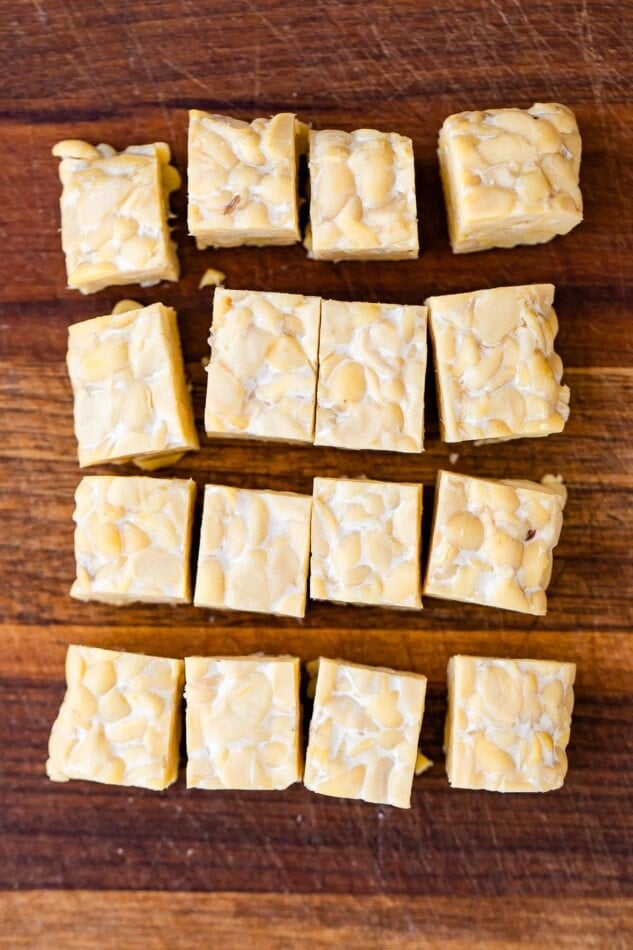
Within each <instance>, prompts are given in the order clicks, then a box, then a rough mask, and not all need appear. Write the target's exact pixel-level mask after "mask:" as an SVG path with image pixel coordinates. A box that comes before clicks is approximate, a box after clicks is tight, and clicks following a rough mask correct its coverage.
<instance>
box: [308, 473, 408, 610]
mask: <svg viewBox="0 0 633 950" xmlns="http://www.w3.org/2000/svg"><path fill="white" fill-rule="evenodd" d="M421 533H422V486H421V485H406V484H398V483H394V482H377V481H369V480H366V479H337V478H315V479H314V502H313V508H312V540H311V547H312V555H311V559H310V597H312V599H313V600H331V601H335V602H337V603H353V604H363V605H368V604H379V605H382V606H387V607H405V608H410V609H414V610H419V609H420V608H421V606H422V601H421V598H420V549H421Z"/></svg>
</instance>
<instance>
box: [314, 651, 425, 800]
mask: <svg viewBox="0 0 633 950" xmlns="http://www.w3.org/2000/svg"><path fill="white" fill-rule="evenodd" d="M425 695H426V677H425V676H421V675H420V674H417V673H399V672H396V671H395V670H388V669H384V668H382V667H372V666H361V665H359V664H356V663H346V662H344V661H342V660H328V659H324V658H321V659H320V661H319V671H318V676H317V684H316V694H315V697H314V712H313V714H312V720H311V722H310V736H309V740H308V749H307V752H306V767H305V775H304V783H305V785H306V788H309V789H310V790H311V791H313V792H318V793H319V794H320V795H332V796H334V797H337V798H360V799H363V800H364V801H366V802H376V803H377V804H382V805H395V806H396V807H398V808H409V807H410V805H411V786H412V784H413V775H414V770H415V764H416V759H417V754H418V739H419V736H420V728H421V726H422V716H423V714H424V699H425Z"/></svg>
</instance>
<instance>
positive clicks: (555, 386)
mask: <svg viewBox="0 0 633 950" xmlns="http://www.w3.org/2000/svg"><path fill="white" fill-rule="evenodd" d="M553 297H554V287H553V286H552V285H551V284H532V285H527V286H520V287H498V288H495V289H493V290H480V291H474V292H472V293H464V294H452V295H448V296H439V297H430V298H428V299H427V300H426V302H425V306H400V305H396V304H376V303H353V302H343V301H335V300H322V299H321V298H320V297H304V296H300V295H297V294H281V293H262V292H256V291H242V290H239V291H238V290H224V289H219V288H218V289H216V291H215V296H214V305H213V324H212V327H211V338H210V343H211V358H210V361H209V365H208V367H207V370H208V379H207V398H206V408H205V430H206V432H207V434H208V435H209V436H222V437H238V438H257V439H272V440H285V441H294V442H308V443H312V442H314V443H315V444H316V445H329V446H337V447H339V448H344V449H383V450H390V451H397V452H421V451H422V449H423V436H424V431H423V430H424V383H425V373H426V354H427V349H426V323H427V310H428V315H429V322H430V328H431V335H432V338H433V341H434V346H433V352H434V359H435V369H436V376H437V384H438V396H439V406H440V423H441V432H442V436H443V438H444V439H446V440H447V441H449V442H459V441H464V440H469V439H470V440H472V439H481V440H487V439H499V438H518V437H522V436H530V437H533V436H545V435H549V434H550V433H554V432H560V431H561V430H562V429H563V427H564V425H565V422H566V420H567V418H568V416H569V405H568V404H569V389H568V387H567V386H565V385H563V384H562V373H563V366H562V361H561V359H560V357H559V356H558V354H557V353H556V352H555V350H554V339H555V336H556V333H557V330H558V322H557V317H556V313H555V311H554V308H553V306H552V302H553ZM126 305H128V306H130V307H133V306H134V304H133V302H132V301H130V302H129V303H127V304H126ZM137 306H138V305H137ZM115 309H116V308H115ZM68 369H69V373H70V378H71V383H72V387H73V392H74V398H75V403H74V417H75V432H76V435H77V441H78V446H79V462H80V465H82V466H86V465H94V464H97V463H101V462H123V461H127V460H130V459H133V460H135V461H137V462H139V461H140V462H141V464H142V465H143V466H145V467H147V466H151V467H153V468H157V467H159V466H161V465H164V464H169V463H170V462H171V461H173V459H174V453H176V454H177V453H181V452H185V451H187V450H191V449H194V450H195V449H197V448H198V444H199V443H198V437H197V434H196V428H195V423H194V418H193V410H192V406H191V399H190V396H189V392H188V390H187V385H186V381H185V374H184V367H183V362H182V356H181V350H180V342H179V337H178V326H177V321H176V314H175V312H174V311H173V310H172V309H170V308H168V307H164V306H163V305H162V304H153V305H151V306H149V307H144V308H141V309H130V310H125V311H124V312H115V313H113V314H111V315H109V316H104V317H97V318H95V319H93V320H87V321H84V322H82V323H78V324H74V325H72V326H71V327H70V328H69V345H68Z"/></svg>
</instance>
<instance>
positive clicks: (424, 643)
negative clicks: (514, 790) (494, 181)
mask: <svg viewBox="0 0 633 950" xmlns="http://www.w3.org/2000/svg"><path fill="white" fill-rule="evenodd" d="M0 12H1V13H2V17H1V22H2V26H1V29H2V39H1V43H2V56H1V57H0V110H1V111H0V116H1V121H2V158H1V164H0V176H1V181H2V207H3V213H2V221H1V224H0V227H1V228H2V238H3V240H2V253H1V255H0V278H1V279H0V303H1V306H2V316H1V323H0V360H1V364H0V365H1V371H0V388H1V393H2V395H1V399H2V404H1V405H2V411H1V415H0V425H1V426H2V430H3V431H2V441H1V448H0V460H1V465H2V478H1V481H0V505H1V512H2V522H1V531H0V559H1V561H0V565H1V570H2V579H1V584H0V637H1V641H0V783H1V785H0V794H1V802H0V830H1V832H2V838H1V840H0V853H1V855H2V857H1V859H0V888H2V893H0V943H1V944H2V945H3V946H38V947H40V946H43V947H48V946H50V947H56V948H59V947H95V946H107V947H126V948H129V947H132V948H136V947H150V946H152V947H153V946H161V947H176V946H186V945H189V943H190V942H191V943H194V942H195V943H200V941H202V943H203V945H208V946H211V947H218V948H220V947H242V946H244V947H246V946H250V944H251V942H252V941H253V940H257V941H258V944H259V945H260V946H263V947H284V948H286V947H295V946H297V947H298V946H301V945H303V944H304V942H307V943H308V944H309V945H312V946H315V947H325V946H349V947H362V948H372V947H381V948H382V947H418V946H422V945H432V946H438V947H446V946H456V947H490V946H504V947H505V946H511V945H513V944H518V943H521V946H533V947H544V946H556V947H560V946H574V947H576V946H577V947H589V946H591V947H594V946H599V947H608V948H618V947H628V946H631V945H633V930H632V929H631V927H632V919H633V887H632V882H631V870H632V868H631V849H632V844H631V832H632V825H633V799H632V795H631V785H632V766H633V740H632V738H631V736H632V734H633V729H632V727H633V698H632V690H631V683H632V676H633V647H632V643H633V640H632V637H631V628H632V620H633V602H632V594H633V589H632V588H633V585H632V571H631V551H630V546H631V537H632V535H631V531H632V528H633V474H632V472H633V431H632V421H633V410H632V408H631V406H632V403H633V369H632V365H633V362H632V359H631V356H632V348H633V330H632V329H631V327H632V323H631V321H632V319H633V315H632V314H631V312H630V310H631V289H632V284H633V264H632V251H633V240H632V234H633V212H632V210H631V208H632V201H631V199H632V197H633V171H632V169H633V149H632V146H633V131H632V129H633V90H632V88H631V82H630V76H631V71H632V69H633V56H632V54H631V47H632V46H633V30H632V22H631V7H630V4H629V5H627V4H621V3H615V2H605V0H603V2H600V3H598V2H592V0H586V2H584V3H582V4H580V3H574V2H560V0H559V2H556V3H554V2H543V3H539V4H534V3H531V2H527V0H526V2H513V3H503V2H495V3H487V2H485V0H462V2H461V3H456V2H452V0H445V2H444V3H442V4H430V3H429V4H422V3H419V2H415V0H406V2H392V3H384V2H380V0H364V2H356V0H348V2H345V0H338V2H337V0H329V2H324V3H311V4H310V3H308V2H301V0H288V2H285V3H281V2H278V0H269V2H266V0H262V2H260V3H252V2H247V0H230V2H229V0H216V2H212V3H209V2H207V3H204V2H199V3H195V4H193V3H185V2H184V0H182V2H179V3H174V2H171V3H168V2H164V0H153V2H152V0H143V2H128V3H126V2H121V3H101V2H93V3H85V4H84V3H78V2H72V0H40V2H35V0H34V2H26V0H23V2H22V3H20V4H15V3H9V2H6V0H5V2H2V3H1V4H0ZM552 99H553V100H559V101H561V102H564V103H567V104H568V105H570V106H572V107H573V108H574V109H575V111H576V113H577V116H578V119H579V123H580V127H581V131H582V136H583V140H584V150H583V163H582V188H583V192H584V197H585V202H586V218H585V222H584V223H583V224H582V226H581V227H579V228H577V229H576V230H575V231H574V232H573V233H571V234H570V235H568V236H567V237H565V238H559V239H557V240H555V241H553V242H552V243H550V244H547V245H544V246H541V247H535V248H522V249H516V250H511V251H492V252H487V253H483V254H474V255H466V256H458V257H454V256H453V255H452V254H451V252H450V249H449V245H448V241H447V234H446V224H445V217H444V210H443V204H442V199H441V192H440V187H439V179H438V172H437V165H436V158H435V143H436V135H437V131H438V129H439V127H440V125H441V122H442V120H443V119H444V118H445V117H446V116H447V115H448V114H449V113H451V112H454V111H458V110H461V109H465V108H476V107H480V108H486V107H494V106H503V105H521V106H529V105H530V104H531V103H532V102H533V101H534V100H541V101H543V100H544V101H547V100H552ZM191 106H196V107H200V108H203V109H207V110H210V111H221V112H226V113H229V114H231V115H236V116H240V117H244V118H252V117H254V116H256V115H260V114H270V113H272V112H275V111H279V110H288V109H291V110H296V111H297V113H298V114H299V115H300V116H301V117H302V118H303V119H304V120H305V121H308V122H312V123H314V125H315V126H317V127H340V128H346V129H353V128H358V127H362V126H369V127H372V126H373V127H377V128H380V129H385V130H397V131H399V132H401V133H404V134H406V135H409V136H411V137H412V138H413V140H414V147H415V154H416V160H417V175H418V178H417V188H418V196H419V209H420V219H421V224H420V227H421V242H422V253H421V256H420V259H419V260H417V261H412V262H405V263H384V264H375V263H371V264H361V263H347V264H330V263H315V262H312V261H309V260H308V259H307V257H306V255H305V253H304V251H303V250H302V248H301V247H299V246H297V247H294V248H288V249H286V248H270V249H266V250H257V249H238V250H224V251H217V252H215V251H212V250H209V251H205V252H199V251H197V250H195V248H194V246H193V242H192V241H191V239H189V238H188V237H187V235H186V226H185V199H184V196H183V193H182V192H181V193H180V194H179V196H178V197H177V199H176V210H177V212H178V218H177V229H176V236H177V239H178V244H179V248H180V255H181V260H182V264H183V278H182V280H181V281H180V282H179V283H178V284H175V285H161V286H160V287H159V288H153V289H149V290H138V289H137V288H133V289H128V290H125V289H124V290H122V291H117V290H116V289H112V290H108V291H104V292H102V293H100V294H98V295H96V296H92V297H82V296H80V295H79V294H77V293H74V292H71V291H68V290H66V289H65V277H64V268H63V261H62V256H61V252H60V246H59V236H58V233H57V228H58V224H59V219H58V205H57V202H58V194H59V186H58V181H57V161H56V160H55V159H53V158H52V157H51V155H50V148H51V146H52V144H53V143H54V142H55V141H57V140H58V139H60V138H81V137H83V138H86V139H88V140H90V141H93V142H100V141H106V142H111V143H112V144H114V145H115V146H117V147H124V146H125V145H127V144H129V143H142V142H146V141H154V140H161V139H164V140H165V141H167V142H169V144H170V145H171V146H172V149H173V152H174V155H175V159H176V163H177V164H178V166H179V167H180V169H182V170H184V169H185V166H186V124H187V111H186V110H187V109H188V108H189V107H191ZM208 266H214V267H217V268H219V269H220V270H222V271H225V272H226V274H227V283H228V285H229V286H231V287H245V288H252V289H261V290H280V291H301V292H304V293H308V294H322V295H323V296H329V297H334V298H341V299H357V300H378V301H385V302H389V301H393V302H402V303H405V302H406V303H419V302H421V301H422V300H423V299H424V298H425V297H426V296H427V295H428V294H430V293H443V292H444V293H445V292H452V291H460V290H467V289H474V288H478V287H483V286H496V285H499V284H509V283H527V282H532V281H553V282H554V283H555V284H556V285H557V294H556V306H557V309H558V312H559V317H560V336H559V350H560V352H561V354H562V356H563V359H564V363H565V368H566V380H567V382H568V383H569V385H570V387H571V392H572V415H571V420H570V423H569V425H568V427H567V429H566V431H565V433H564V434H563V435H560V436H556V437H552V438H549V439H545V440H534V441H530V440H525V441H519V442H512V443H510V444H506V445H503V444H502V445H490V446H486V447H481V448H477V447H475V446H473V445H464V446H463V447H460V448H459V449H458V456H459V457H458V458H456V459H453V460H452V461H451V460H450V457H449V456H450V453H451V452H452V451H453V449H452V448H449V447H448V446H446V445H444V444H443V443H442V442H440V441H439V437H438V426H437V414H436V410H435V396H434V391H433V389H432V386H431V388H430V390H429V397H428V433H427V450H426V452H425V454H424V455H422V456H421V457H415V456H413V457H411V456H396V455H390V454H387V453H359V454H353V453H348V452H340V451H334V450H331V451H329V450H325V449H316V448H311V447H304V448H299V447H295V448H288V447H283V446H279V445H264V444H248V443H239V442H228V441H227V442H214V443H213V444H209V442H208V441H205V442H204V444H203V449H202V451H201V452H200V453H199V454H198V455H192V456H189V457H187V458H186V459H184V460H183V461H182V462H181V463H180V464H179V465H178V466H177V467H176V468H175V469H174V470H173V474H177V475H180V476H188V475H193V476H194V477H195V479H196V481H197V482H198V484H199V485H200V486H202V485H203V484H204V483H205V482H219V483H228V484H232V485H242V486H248V487H256V488H258V487H261V488H263V487H270V488H278V489H290V490H298V491H302V492H309V491H310V488H311V480H312V477H313V476H314V475H315V474H320V475H350V476H360V475H368V476H373V477H377V478H384V479H396V480H397V479H403V480H409V481H422V482H423V483H424V485H425V496H424V498H425V507H426V513H425V520H424V527H425V538H426V539H428V532H429V514H430V511H431V507H432V498H433V490H432V485H433V482H434V478H435V473H436V471H437V469H438V468H439V467H449V468H450V467H452V468H454V470H455V471H459V472H466V473H470V474H474V475H484V476H498V477H528V478H540V477H541V476H542V475H543V474H545V473H547V472H554V473H560V474H562V475H563V476H564V478H565V480H566V482H567V485H568V487H569V504H568V507H567V510H566V513H565V525H564V529H563V534H562V539H561V543H560V546H559V548H558V549H557V552H556V558H555V564H554V573H553V578H552V583H551V588H550V611H549V613H548V615H547V617H545V618H535V619H533V618H530V617H525V616H521V615H514V614H511V613H507V612H503V611H494V610H483V609H477V608H476V607H472V606H460V605H457V604H450V603H447V602H441V601H431V600H429V601H427V603H426V606H425V609H424V611H423V612H422V613H421V614H419V615H417V614H416V615H411V614H406V615H403V614H401V613H398V612H392V611H388V610H379V609H354V608H351V607H350V608H345V607H338V606H334V605H329V604H312V605H310V607H309V610H308V614H307V617H306V619H305V622H303V623H296V622H291V621H287V620H278V619H274V620H273V619H268V618H265V617H262V618H257V617H254V616H249V615H247V614H239V613H236V614H229V613H214V614H210V613H209V612H205V611H202V610H197V609H194V608H193V607H191V608H180V609H169V608H162V607H158V606H145V607H140V606H139V607H130V608H125V609H115V608H108V607H106V606H99V605H82V604H79V603H77V602H75V601H71V600H70V599H69V597H68V588H69V586H70V583H71V580H72V578H73V571H74V564H73V553H72V521H71V514H72V508H73V491H74V488H75V486H76V484H77V482H78V480H79V477H80V474H79V470H78V468H77V465H76V461H75V442H74V437H73V432H72V424H71V396H70V389H69V384H68V381H67V377H66V372H65V367H64V355H65V345H66V328H67V326H68V324H69V323H71V322H74V321H78V320H83V319H87V318H89V317H92V316H96V315H99V314H102V313H107V312H109V310H110V307H111V306H112V305H113V304H114V303H115V302H116V301H117V300H118V299H121V298H122V297H124V296H130V295H131V296H134V297H136V298H138V299H140V300H142V301H144V302H150V301H153V300H157V299H159V300H162V301H163V302H164V303H166V304H169V305H172V306H175V307H176V308H177V309H178V312H179V316H180V325H181V330H182V336H183V341H184V349H185V355H186V361H187V369H188V373H189V375H190V377H191V379H192V381H193V388H194V398H195V408H196V415H197V420H198V424H199V428H200V431H202V413H203V395H204V380H205V374H204V371H203V365H202V361H203V360H204V358H205V357H206V356H207V353H208V347H207V335H208V328H209V323H210V314H211V309H210V308H211V292H210V290H204V291H199V290H198V281H199V279H200V276H201V274H202V272H203V271H204V270H205V268H206V267H208ZM102 471H107V469H102ZM130 471H131V469H130ZM79 642H81V643H87V644H94V645H100V646H104V647H116V648H119V649H127V650H136V651H147V652H152V653H157V654H164V655H174V656H183V655H186V654H190V653H229V654H240V653H247V652H249V651H253V650H265V651H270V652H272V653H275V652H278V651H287V652H291V653H295V654H297V655H299V656H301V657H302V658H304V659H307V658H311V657H315V656H317V655H318V654H320V653H322V654H325V655H330V656H332V655H334V656H342V657H345V658H348V659H350V660H353V661H360V662H364V663H376V664H385V665H390V666H394V667H396V668H402V669H411V670H417V671H420V672H424V673H426V674H427V676H428V677H429V698H428V704H427V713H426V716H425V720H424V726H423V747H424V749H425V751H426V752H427V754H428V755H429V756H430V757H431V758H432V759H433V760H434V762H435V763H436V764H435V765H434V767H433V769H432V770H431V771H430V772H429V773H427V774H426V775H425V776H424V777H423V778H421V779H419V780H417V781H416V784H415V792H414V796H413V807H412V808H411V810H410V811H399V810H396V809H389V808H379V807H374V806H371V805H365V804H362V803H354V802H344V801H336V800H331V799H327V798H323V797H318V796H314V795H311V794H309V793H308V792H307V791H306V790H304V789H303V788H302V787H300V786H295V787H294V788H291V789H290V790H288V791H287V792H285V793H283V794H276V793H275V794H247V793H237V792H236V793H228V792H227V793H215V794H204V793H199V794H194V793H187V791H186V790H185V788H184V782H183V780H182V779H181V780H180V781H179V783H178V784H177V785H176V786H175V787H173V788H171V789H170V790H169V791H168V792H165V793H151V792H144V791H140V790H134V789H117V788H107V787H102V786H98V785H88V784H82V783H69V784H67V785H61V786H60V785H55V784H52V783H50V782H48V781H47V779H46V778H45V776H44V761H45V758H46V744H47V738H48V732H49V728H50V725H51V722H52V720H53V718H54V716H55V714H56V711H57V708H58V705H59V703H60V701H61V698H62V695H63V689H64V684H63V661H64V653H65V650H66V646H67V645H68V644H69V643H79ZM458 651H459V652H466V653H482V654H488V655H498V654H501V655H509V656H528V657H548V658H558V659H564V660H572V661H575V662H576V663H577V664H578V680H577V706H576V713H575V717H574V727H573V731H572V741H571V746H570V749H569V761H570V770H569V777H568V781H567V783H566V785H565V787H564V789H563V790H561V791H559V792H556V793H553V794H549V795H545V796H542V797H540V796H535V795H526V796H506V797H504V796H501V795H495V794H488V793H471V792H463V791H451V790H450V789H449V787H448V784H447V781H446V778H445V775H444V770H443V762H442V752H441V737H442V727H443V717H444V712H445V666H446V661H447V659H448V657H449V656H450V655H451V654H452V653H455V652H458Z"/></svg>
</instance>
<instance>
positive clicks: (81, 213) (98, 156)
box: [53, 141, 180, 294]
mask: <svg viewBox="0 0 633 950" xmlns="http://www.w3.org/2000/svg"><path fill="white" fill-rule="evenodd" d="M53 154H54V155H57V156H58V157H59V158H61V163H60V166H59V176H60V179H61V182H62V185H63V189H62V196H61V214H62V247H63V249H64V253H65V255H66V271H67V274H68V286H69V287H71V288H74V289H76V290H80V291H81V292H82V293H84V294H92V293H94V292H95V291H97V290H102V289H103V288H104V287H110V286H113V285H118V284H142V285H143V286H144V287H148V286H150V285H152V284H157V283H158V282H159V281H161V280H178V276H179V266H178V258H177V257H176V244H175V243H174V241H172V240H171V237H170V232H169V227H168V225H167V218H168V216H169V193H170V192H171V191H174V190H175V189H177V188H179V187H180V176H179V174H178V172H177V171H176V169H175V168H174V167H173V166H172V165H170V164H169V162H170V151H169V146H167V145H165V143H164V142H155V143H154V144H152V145H131V146H130V147H129V148H127V149H125V151H123V152H116V151H115V150H114V149H113V148H111V147H110V146H109V145H98V146H96V147H95V146H93V145H89V144H88V143H87V142H78V141H77V142H75V141H66V142H58V144H57V145H56V146H55V147H54V149H53Z"/></svg>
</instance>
